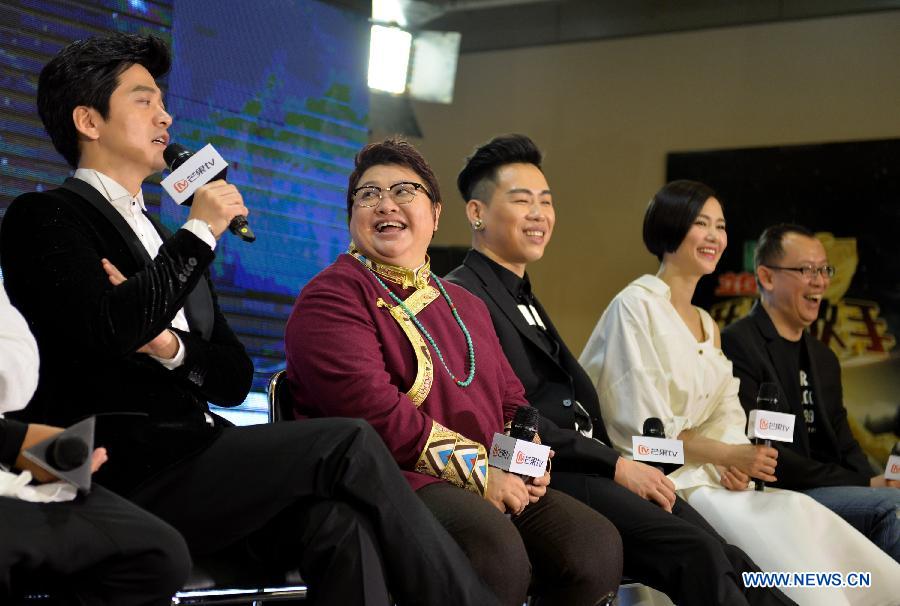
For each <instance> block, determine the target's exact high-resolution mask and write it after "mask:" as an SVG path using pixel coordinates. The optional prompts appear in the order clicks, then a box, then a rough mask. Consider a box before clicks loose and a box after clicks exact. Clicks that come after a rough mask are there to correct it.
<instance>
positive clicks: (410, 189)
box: [350, 181, 431, 208]
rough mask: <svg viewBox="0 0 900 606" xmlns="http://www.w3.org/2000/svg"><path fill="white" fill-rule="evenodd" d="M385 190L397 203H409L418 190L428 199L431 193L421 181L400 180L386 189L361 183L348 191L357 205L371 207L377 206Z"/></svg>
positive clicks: (414, 197)
mask: <svg viewBox="0 0 900 606" xmlns="http://www.w3.org/2000/svg"><path fill="white" fill-rule="evenodd" d="M385 192H387V193H388V195H390V197H391V200H393V201H394V202H396V203H397V204H409V203H410V202H412V201H413V200H415V199H416V194H417V193H418V192H422V193H423V194H425V195H426V196H427V197H428V199H429V200H430V199H431V194H429V193H428V190H427V189H425V186H424V185H422V184H421V183H413V182H412V181H400V182H399V183H394V184H393V185H391V186H390V187H388V188H386V189H384V188H381V187H378V186H377V185H363V186H362V187H357V188H356V189H354V190H353V191H352V192H350V197H351V198H352V199H353V203H354V204H356V205H357V206H362V207H363V208H371V207H372V206H377V205H378V203H379V202H381V200H382V198H383V197H384V194H385Z"/></svg>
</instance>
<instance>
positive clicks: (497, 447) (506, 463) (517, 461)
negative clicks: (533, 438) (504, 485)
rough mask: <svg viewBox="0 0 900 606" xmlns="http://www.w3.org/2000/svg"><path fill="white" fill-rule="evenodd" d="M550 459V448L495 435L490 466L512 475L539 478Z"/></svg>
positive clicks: (489, 461)
mask: <svg viewBox="0 0 900 606" xmlns="http://www.w3.org/2000/svg"><path fill="white" fill-rule="evenodd" d="M549 458H550V447H549V446H545V445H543V444H535V443H534V442H526V441H525V440H517V439H515V438H511V437H509V436H507V435H504V434H502V433H495V434H494V441H493V442H492V443H491V450H490V452H489V453H488V465H490V466H491V467H496V468H498V469H502V470H503V471H508V472H510V473H517V474H519V475H523V476H531V477H533V478H539V477H541V476H543V475H544V471H545V470H546V469H547V460H548V459H549Z"/></svg>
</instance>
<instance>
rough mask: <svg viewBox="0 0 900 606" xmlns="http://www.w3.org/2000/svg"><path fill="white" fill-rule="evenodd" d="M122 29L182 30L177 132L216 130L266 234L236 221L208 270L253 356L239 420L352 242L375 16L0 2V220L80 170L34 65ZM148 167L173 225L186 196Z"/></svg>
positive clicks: (320, 8) (277, 5) (202, 136)
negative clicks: (41, 101) (303, 305)
mask: <svg viewBox="0 0 900 606" xmlns="http://www.w3.org/2000/svg"><path fill="white" fill-rule="evenodd" d="M111 31H122V32H128V33H155V34H157V35H159V36H161V37H162V38H164V39H165V40H166V41H168V42H170V43H171V44H172V47H173V51H174V56H175V62H174V66H173V69H172V71H171V73H170V74H169V76H168V78H167V79H166V80H164V81H163V83H162V84H163V88H164V89H165V92H166V103H167V106H168V109H169V111H170V113H171V114H173V116H174V120H175V121H174V125H173V127H172V128H171V129H170V133H171V134H172V139H173V140H174V141H178V142H180V143H182V144H183V145H185V146H187V147H188V148H191V149H198V148H200V147H202V146H203V145H205V144H206V143H212V144H213V145H214V146H215V147H216V148H217V149H218V150H219V152H220V153H221V154H222V155H223V156H224V158H225V159H226V161H228V162H229V163H230V167H229V170H228V179H229V181H231V182H232V183H235V184H236V185H237V186H238V187H239V188H240V189H241V192H242V194H243V196H244V200H245V202H246V204H247V206H248V207H249V208H250V209H251V215H250V221H251V225H252V226H253V229H254V231H255V232H256V234H257V237H258V239H257V241H256V242H255V243H254V244H245V243H242V242H239V241H238V240H237V239H235V238H233V237H231V236H230V234H226V235H225V236H224V237H223V238H222V240H221V241H220V243H219V246H218V248H217V254H216V261H215V264H214V265H213V267H212V275H213V280H214V281H215V284H216V288H217V289H218V292H219V295H220V299H219V301H220V304H221V305H222V308H223V310H224V311H225V314H226V315H227V316H228V319H229V322H230V323H231V325H232V326H233V327H234V329H235V331H236V332H237V333H238V335H239V337H240V339H241V341H242V342H243V343H244V344H245V345H246V346H247V348H248V350H249V351H250V353H251V355H252V357H253V361H254V364H255V366H256V377H255V380H254V392H255V394H251V398H249V399H248V403H247V404H246V405H245V406H244V409H246V410H247V412H246V413H244V414H242V413H238V414H237V415H232V418H234V419H235V420H238V421H239V422H247V421H262V420H265V414H264V409H265V398H264V397H263V396H262V392H263V391H264V389H265V384H266V381H267V379H268V377H269V376H270V375H271V373H272V372H273V371H274V370H276V369H278V368H280V367H283V365H284V352H283V346H282V335H283V329H284V322H285V321H286V319H287V315H288V313H289V311H290V308H291V304H292V303H293V300H294V298H295V297H296V295H297V293H298V292H299V291H300V289H301V288H302V287H303V285H304V284H305V283H306V282H307V281H308V280H309V279H310V278H311V277H312V276H313V275H315V273H317V272H318V271H319V270H320V269H322V268H323V267H324V266H325V265H327V264H328V263H329V262H331V261H332V260H333V259H334V257H335V256H336V255H337V254H338V252H340V251H341V250H343V249H344V248H345V247H346V245H347V242H348V241H349V236H348V234H347V227H346V218H345V217H346V213H345V210H344V209H345V204H344V196H343V192H344V191H345V188H346V180H347V176H348V175H349V173H350V171H351V169H352V162H353V155H354V154H355V152H356V151H357V150H358V149H359V148H360V147H361V146H362V145H363V144H364V143H365V142H366V141H367V136H368V131H367V127H366V121H367V114H368V91H367V88H366V62H367V53H368V24H367V23H366V22H365V20H364V19H362V18H361V17H359V16H358V15H354V14H351V13H348V12H345V11H342V10H340V9H337V8H335V7H333V6H330V5H325V4H321V3H318V2H314V1H311V0H304V1H298V2H259V3H255V2H254V3H248V2H238V1H237V0H218V1H216V2H212V1H209V0H175V1H174V2H171V1H161V2H151V1H144V0H129V1H127V2H124V1H121V0H99V1H97V2H94V3H91V8H85V7H84V6H81V5H75V4H73V3H69V2H53V1H48V0H42V1H40V2H34V1H28V0H19V1H18V2H10V1H4V2H2V3H0V221H2V215H3V212H4V211H5V209H6V207H7V206H8V205H9V203H10V202H11V201H12V200H13V198H15V197H16V196H17V195H19V194H20V193H23V192H26V191H34V190H38V191H40V190H42V189H47V188H52V187H55V186H56V185H58V184H59V183H61V182H62V181H63V180H64V179H65V178H66V177H67V176H68V175H69V174H71V171H70V170H69V168H68V166H67V165H66V164H65V162H64V161H63V160H62V158H61V157H60V156H59V155H58V154H57V153H56V152H55V150H53V148H52V146H51V145H50V143H49V140H48V139H47V136H46V133H44V131H43V128H42V126H41V123H40V120H39V119H38V117H37V112H36V109H35V106H34V96H35V91H36V86H37V75H38V72H39V71H40V69H41V67H42V66H43V65H44V63H46V62H47V60H49V58H50V57H51V56H52V55H53V54H55V53H56V52H57V51H58V50H59V49H60V48H62V47H63V46H64V45H66V44H68V43H69V42H71V41H73V40H77V39H80V38H85V37H88V36H93V35H102V34H104V33H108V32H111ZM151 181H152V183H151V184H148V185H146V186H145V188H144V195H145V200H146V201H147V203H148V206H149V207H150V210H151V212H156V211H158V212H159V213H160V215H161V217H162V219H163V222H164V223H166V224H167V225H168V226H169V227H171V228H177V227H178V226H180V225H181V224H182V223H183V222H184V219H185V217H186V216H187V209H183V208H180V207H177V206H176V205H175V204H174V203H173V202H172V201H171V199H169V198H168V196H167V195H165V194H163V193H162V190H161V188H160V187H159V185H158V182H159V179H158V178H153V179H152V180H151Z"/></svg>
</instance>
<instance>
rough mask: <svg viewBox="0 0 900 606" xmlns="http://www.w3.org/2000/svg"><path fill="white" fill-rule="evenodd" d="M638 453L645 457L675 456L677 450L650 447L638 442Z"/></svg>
mask: <svg viewBox="0 0 900 606" xmlns="http://www.w3.org/2000/svg"><path fill="white" fill-rule="evenodd" d="M638 454H639V455H641V456H645V457H647V456H654V457H677V456H678V451H677V450H670V449H668V448H650V447H647V446H644V445H643V444H638Z"/></svg>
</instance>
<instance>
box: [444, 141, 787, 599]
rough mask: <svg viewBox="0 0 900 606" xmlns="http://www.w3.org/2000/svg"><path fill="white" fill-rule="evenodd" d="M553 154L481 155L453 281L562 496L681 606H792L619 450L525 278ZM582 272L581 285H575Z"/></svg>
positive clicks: (494, 151) (541, 229) (542, 241)
mask: <svg viewBox="0 0 900 606" xmlns="http://www.w3.org/2000/svg"><path fill="white" fill-rule="evenodd" d="M542 159H543V158H542V154H541V151H540V150H539V149H538V147H537V146H536V145H535V144H534V142H533V141H531V139H529V138H528V137H526V136H525V135H516V134H513V135H504V136H500V137H496V138H494V139H493V140H491V141H490V142H488V143H486V144H484V145H482V146H480V147H478V148H477V149H476V150H475V152H474V153H473V154H472V155H471V156H469V158H468V159H467V160H466V165H465V167H464V168H463V169H462V171H461V172H460V173H459V177H458V179H457V185H458V187H459V191H460V194H461V195H462V197H463V200H464V201H465V202H466V217H467V218H468V221H469V224H470V225H471V227H472V248H473V250H470V251H469V253H468V254H467V255H466V257H465V259H464V260H463V264H462V265H460V266H459V267H457V268H456V269H454V270H453V271H452V272H450V273H449V274H448V275H447V280H448V281H449V282H454V283H455V284H458V285H460V286H462V287H464V288H466V289H468V290H469V291H471V292H472V293H473V294H475V295H476V296H478V297H480V298H481V299H482V300H483V301H484V302H485V304H487V307H488V310H489V311H490V314H491V319H492V321H493V324H494V329H495V330H496V331H497V335H498V337H499V338H500V344H501V346H502V347H503V351H504V353H505V354H506V357H507V358H508V359H509V363H510V365H511V366H512V368H513V370H514V371H515V373H516V375H517V376H518V377H519V379H520V380H521V381H522V384H523V385H524V387H525V397H526V399H527V400H528V401H529V403H530V404H531V405H532V406H534V407H535V408H537V409H538V410H540V412H541V426H540V435H541V440H542V441H543V443H545V444H549V445H550V446H551V447H552V448H553V449H554V450H555V451H556V456H555V457H554V459H553V472H554V473H553V486H554V487H555V488H556V489H558V490H560V491H562V492H565V493H568V494H569V495H571V496H573V497H575V498H577V499H579V500H581V501H583V502H584V503H586V504H588V505H590V506H591V507H593V508H594V509H595V510H596V511H598V512H599V513H601V514H603V515H604V516H605V517H606V518H608V519H609V520H610V521H611V522H612V523H613V524H614V525H615V527H616V529H617V530H618V531H619V534H620V535H621V536H622V546H623V551H624V558H625V565H624V573H625V575H627V576H629V577H631V578H632V579H634V580H636V581H639V582H641V583H644V584H645V585H648V586H651V587H654V588H655V589H658V590H660V591H663V592H665V593H666V594H668V596H669V597H670V598H671V599H672V600H673V601H674V602H675V603H677V604H697V605H700V604H703V605H706V604H723V605H724V604H728V605H729V606H730V605H733V604H790V603H792V602H791V601H790V600H789V599H788V598H787V597H786V596H785V595H784V594H782V593H781V592H780V591H778V590H776V589H749V588H746V587H744V586H743V583H742V581H741V573H742V572H745V571H755V570H759V569H758V567H757V566H756V565H755V564H754V563H753V561H751V560H750V558H749V556H747V555H746V554H745V553H744V552H743V551H741V550H740V549H739V548H737V547H735V546H733V545H730V544H728V543H726V542H725V541H724V539H722V538H721V537H720V536H719V535H718V533H716V531H715V530H713V528H712V527H711V526H710V525H709V524H708V523H707V522H706V520H704V519H703V517H702V516H700V514H699V513H697V512H696V511H695V510H694V509H693V508H692V507H691V506H690V505H688V504H687V503H686V502H685V501H683V500H682V499H680V498H677V497H676V496H675V490H674V485H673V484H672V482H671V481H670V480H669V479H668V478H667V477H666V476H664V475H663V473H662V472H661V471H659V470H658V469H656V468H654V467H650V466H649V465H645V464H643V463H640V462H637V461H632V460H630V459H627V458H625V457H620V456H619V454H618V453H617V452H616V451H615V450H614V449H613V448H611V447H610V446H609V444H610V439H609V436H608V435H607V431H606V427H605V425H604V422H603V418H602V416H601V414H600V403H599V401H598V399H597V392H596V390H595V389H594V385H593V383H592V382H591V379H590V378H589V377H588V375H587V373H586V372H585V370H584V369H583V368H582V367H581V365H579V363H578V361H577V359H576V358H575V357H574V356H573V355H572V353H571V352H570V351H569V349H568V347H567V346H566V344H565V342H564V341H563V340H562V338H561V337H560V335H559V333H558V332H557V330H556V328H555V327H554V325H553V323H552V322H551V321H550V316H549V315H548V314H547V311H546V310H545V309H544V307H543V306H542V305H541V303H540V302H539V301H538V299H537V297H536V296H535V295H534V293H533V291H532V285H531V280H530V279H529V277H528V274H527V273H526V271H525V269H526V267H527V266H528V264H529V263H533V262H535V261H538V260H539V259H540V258H541V257H542V256H543V254H544V249H545V247H546V246H547V244H548V243H549V241H550V238H551V236H552V234H553V229H554V227H555V225H556V204H555V200H554V197H553V194H552V193H551V190H550V186H549V185H548V184H547V179H546V177H545V175H544V172H543V169H542V168H541V162H542ZM575 273H577V272H574V273H573V274H572V275H575Z"/></svg>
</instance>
